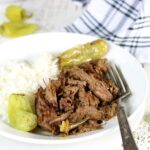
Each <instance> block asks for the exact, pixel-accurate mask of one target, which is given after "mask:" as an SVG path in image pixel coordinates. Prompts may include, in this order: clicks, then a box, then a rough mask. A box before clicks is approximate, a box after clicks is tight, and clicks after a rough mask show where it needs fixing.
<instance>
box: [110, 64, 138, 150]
mask: <svg viewBox="0 0 150 150" xmlns="http://www.w3.org/2000/svg"><path fill="white" fill-rule="evenodd" d="M108 77H109V78H110V79H111V80H113V81H114V82H115V84H116V85H117V86H118V87H119V89H120V95H119V98H118V100H117V103H118V110H117V118H118V122H119V127H120V132H121V136H122V142H123V147H124V150H138V148H137V146H136V143H135V141H134V138H133V135H132V132H131V129H130V126H129V123H128V120H127V116H126V113H125V110H124V107H123V105H122V103H121V101H122V100H123V99H125V98H127V97H128V96H130V95H131V91H130V88H129V86H128V84H127V82H126V80H125V78H124V76H123V74H122V72H121V70H120V68H119V67H117V66H116V65H115V64H112V65H110V66H109V69H108Z"/></svg>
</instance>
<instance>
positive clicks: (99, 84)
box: [36, 59, 119, 135]
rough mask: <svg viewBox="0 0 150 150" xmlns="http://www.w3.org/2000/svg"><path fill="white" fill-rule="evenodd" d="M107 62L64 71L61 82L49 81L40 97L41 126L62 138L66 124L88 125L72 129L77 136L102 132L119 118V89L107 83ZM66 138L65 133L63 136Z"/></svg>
mask: <svg viewBox="0 0 150 150" xmlns="http://www.w3.org/2000/svg"><path fill="white" fill-rule="evenodd" d="M107 70H108V62H107V60H106V59H99V60H95V61H89V62H87V63H84V64H81V65H78V66H74V67H72V68H65V69H62V70H61V72H60V74H59V75H58V79H57V80H49V83H48V85H47V86H46V88H45V89H42V88H41V87H40V88H39V89H38V91H37V94H36V113H37V117H38V125H39V126H40V127H41V128H43V129H46V130H48V131H49V132H51V133H53V134H59V135H62V133H61V131H60V126H61V124H62V121H66V120H68V121H69V124H70V125H72V124H76V123H80V122H81V121H83V120H84V119H86V121H85V122H84V123H83V124H81V125H79V126H77V127H76V128H74V129H71V130H70V131H69V132H67V133H65V134H66V135H68V134H76V133H82V132H87V131H91V130H96V129H100V128H101V126H100V124H101V123H102V122H103V121H106V120H109V119H110V118H112V117H113V116H114V115H115V114H116V110H117V104H116V101H115V99H116V98H117V96H118V93H119V88H118V87H117V86H116V85H115V83H113V81H111V80H109V79H107V76H106V74H107ZM63 135H64V133H63Z"/></svg>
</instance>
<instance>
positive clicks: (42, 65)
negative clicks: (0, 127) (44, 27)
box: [0, 54, 58, 121]
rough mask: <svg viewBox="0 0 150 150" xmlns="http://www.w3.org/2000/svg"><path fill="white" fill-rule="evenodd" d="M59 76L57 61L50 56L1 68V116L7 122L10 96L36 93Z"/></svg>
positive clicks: (16, 61) (17, 62) (17, 61)
mask: <svg viewBox="0 0 150 150" xmlns="http://www.w3.org/2000/svg"><path fill="white" fill-rule="evenodd" d="M57 74H58V65H57V59H56V58H53V57H52V56H51V55H49V54H44V55H42V56H38V57H37V58H34V59H33V60H32V61H29V62H27V61H23V60H21V61H20V60H13V62H12V61H8V62H7V63H6V64H4V65H2V66H0V116H1V118H2V119H3V120H5V121H7V104H8V96H9V95H10V94H12V93H24V94H27V95H29V94H30V93H35V92H36V91H37V89H38V87H39V86H42V87H43V88H44V87H45V83H47V82H48V80H49V78H50V79H54V78H56V77H57Z"/></svg>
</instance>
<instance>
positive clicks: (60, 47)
mask: <svg viewBox="0 0 150 150" xmlns="http://www.w3.org/2000/svg"><path fill="white" fill-rule="evenodd" d="M92 40H95V38H93V37H91V36H86V35H80V34H71V33H46V34H35V35H30V36H26V37H22V38H18V39H15V40H12V41H10V42H7V43H4V44H1V45H0V51H1V55H0V63H4V62H5V61H7V60H9V59H30V58H32V57H34V56H36V55H38V54H40V53H43V52H49V53H52V54H55V53H59V52H62V51H64V50H66V49H67V48H70V47H72V46H75V45H78V44H82V43H85V42H88V41H92ZM109 49H110V50H109V52H108V54H107V56H106V57H107V58H108V59H109V60H110V61H113V62H114V63H116V64H117V65H119V66H120V67H121V69H122V72H123V74H124V75H125V78H126V79H127V82H128V83H129V86H130V88H131V91H132V96H131V97H130V98H129V99H127V100H126V107H127V110H128V115H129V122H130V125H131V127H132V130H134V129H135V128H136V127H137V126H138V124H139V122H140V120H141V118H142V116H143V113H144V106H145V101H146V97H147V93H148V82H147V78H146V76H145V72H144V70H143V69H142V67H141V65H140V64H139V63H138V61H137V60H136V59H135V58H134V57H133V56H131V55H130V54H129V53H128V52H127V51H125V50H124V49H122V48H121V47H118V46H116V45H114V44H112V43H109ZM41 67H42V66H41ZM0 134H1V135H3V136H5V137H8V138H12V139H15V140H18V141H23V142H29V143H37V144H66V143H68V144H69V143H70V144H72V143H74V142H77V143H79V142H80V143H81V142H83V141H85V140H88V141H89V140H90V141H93V140H94V141H96V139H98V143H99V144H101V145H109V144H110V143H112V142H113V141H112V138H113V139H115V138H116V139H119V138H120V136H119V129H118V123H117V119H116V118H113V119H111V120H110V121H108V122H107V123H106V124H105V125H104V126H103V129H101V130H97V131H93V132H88V133H84V134H81V135H78V136H70V137H65V138H59V137H54V136H43V135H38V134H35V133H27V132H21V131H18V130H16V129H14V128H12V127H11V126H9V125H8V124H6V123H5V122H3V121H2V120H1V119H0Z"/></svg>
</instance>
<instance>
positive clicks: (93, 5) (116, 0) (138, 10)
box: [65, 0, 150, 63]
mask: <svg viewBox="0 0 150 150" xmlns="http://www.w3.org/2000/svg"><path fill="white" fill-rule="evenodd" d="M80 1H82V0H80ZM89 1H90V0H89ZM89 1H88V0H83V1H82V2H84V3H85V2H89ZM147 5H149V6H150V1H149V2H148V0H91V1H90V2H89V4H88V5H87V8H86V9H85V11H84V12H83V14H82V15H81V16H80V17H79V18H78V19H77V20H75V22H74V23H73V24H71V25H69V26H67V27H66V28H65V30H66V31H68V32H74V33H81V34H88V35H92V36H97V37H100V38H105V39H107V40H108V41H111V42H113V43H115V44H117V45H120V46H122V47H123V48H125V49H127V50H128V51H129V52H130V53H131V54H132V55H134V56H136V57H137V59H138V60H139V61H140V62H141V63H150V10H149V11H148V8H147V9H146V7H147ZM145 9H146V13H145Z"/></svg>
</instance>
